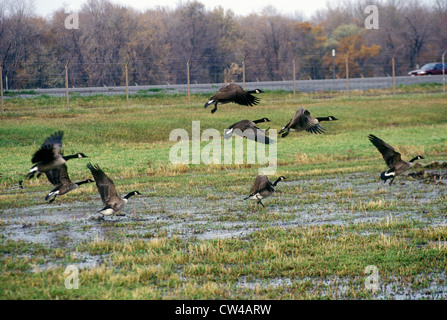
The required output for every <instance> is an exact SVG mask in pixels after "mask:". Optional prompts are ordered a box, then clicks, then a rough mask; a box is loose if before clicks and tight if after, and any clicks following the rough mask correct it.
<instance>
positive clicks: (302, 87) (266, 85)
mask: <svg viewBox="0 0 447 320" xmlns="http://www.w3.org/2000/svg"><path fill="white" fill-rule="evenodd" d="M442 81H443V79H442V75H440V76H422V77H410V76H401V77H396V86H398V85H401V84H405V85H408V84H417V83H424V82H436V83H442ZM223 85H224V84H223V83H204V84H191V85H190V88H191V89H190V90H191V93H210V94H211V93H213V92H216V91H217V90H218V89H219V88H220V87H222V86H223ZM392 86H393V80H392V78H391V77H377V78H353V79H349V89H350V90H368V89H372V88H391V87H392ZM245 88H246V89H247V90H251V89H256V88H260V89H268V90H285V91H293V81H291V80H290V81H260V82H247V83H246V84H245ZM295 88H296V91H297V92H316V91H332V90H333V91H345V90H346V79H335V80H332V79H329V80H297V81H296V86H295ZM153 89H165V90H166V92H172V93H174V92H175V93H185V92H187V85H186V84H176V85H171V84H165V85H147V86H135V85H134V86H129V94H134V93H137V92H138V91H140V90H145V91H146V90H153ZM34 91H35V92H36V94H47V95H51V96H62V95H65V88H56V89H35V90H34ZM69 92H70V93H78V94H80V95H82V96H86V95H92V94H106V95H112V94H125V93H126V87H90V88H69ZM150 92H158V91H157V90H154V91H149V93H150ZM20 96H22V97H29V96H33V95H20Z"/></svg>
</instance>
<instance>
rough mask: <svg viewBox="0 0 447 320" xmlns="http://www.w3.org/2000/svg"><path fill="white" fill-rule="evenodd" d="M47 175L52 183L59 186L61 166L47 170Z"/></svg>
mask: <svg viewBox="0 0 447 320" xmlns="http://www.w3.org/2000/svg"><path fill="white" fill-rule="evenodd" d="M45 175H46V176H47V178H48V181H50V182H51V184H52V185H54V186H59V185H60V184H61V167H57V168H54V169H53V170H49V171H45Z"/></svg>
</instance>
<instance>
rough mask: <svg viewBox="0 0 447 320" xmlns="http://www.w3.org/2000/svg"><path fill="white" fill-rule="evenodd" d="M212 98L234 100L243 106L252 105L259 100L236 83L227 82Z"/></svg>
mask: <svg viewBox="0 0 447 320" xmlns="http://www.w3.org/2000/svg"><path fill="white" fill-rule="evenodd" d="M211 99H212V100H219V101H221V102H234V103H237V104H240V105H244V106H252V105H255V104H257V103H258V102H259V98H258V97H255V96H253V95H252V94H250V93H247V92H246V91H245V90H244V89H242V87H241V86H240V85H238V84H236V83H228V84H226V85H225V86H223V87H222V88H220V89H219V91H217V93H216V94H215V95H214V96H212V97H211Z"/></svg>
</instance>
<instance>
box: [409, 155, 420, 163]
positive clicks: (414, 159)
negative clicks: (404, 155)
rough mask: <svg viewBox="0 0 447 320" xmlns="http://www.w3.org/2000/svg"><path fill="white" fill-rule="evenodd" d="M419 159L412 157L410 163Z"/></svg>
mask: <svg viewBox="0 0 447 320" xmlns="http://www.w3.org/2000/svg"><path fill="white" fill-rule="evenodd" d="M419 159H420V158H419V156H417V157H414V158H413V159H411V160H410V162H414V161H416V160H419Z"/></svg>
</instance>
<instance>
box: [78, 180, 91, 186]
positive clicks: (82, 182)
mask: <svg viewBox="0 0 447 320" xmlns="http://www.w3.org/2000/svg"><path fill="white" fill-rule="evenodd" d="M90 182H93V180H90V179H87V180H83V181H79V182H78V183H76V184H77V185H78V186H80V185H81V184H84V183H90Z"/></svg>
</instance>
